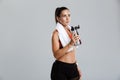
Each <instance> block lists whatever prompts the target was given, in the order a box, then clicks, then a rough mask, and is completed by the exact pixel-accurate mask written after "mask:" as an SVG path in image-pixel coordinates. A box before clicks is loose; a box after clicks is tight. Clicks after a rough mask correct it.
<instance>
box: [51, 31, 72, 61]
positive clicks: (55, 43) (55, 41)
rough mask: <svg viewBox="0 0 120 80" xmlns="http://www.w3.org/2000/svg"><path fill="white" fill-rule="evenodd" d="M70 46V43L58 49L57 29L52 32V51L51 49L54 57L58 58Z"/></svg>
mask: <svg viewBox="0 0 120 80" xmlns="http://www.w3.org/2000/svg"><path fill="white" fill-rule="evenodd" d="M70 47H72V45H71V43H69V44H67V45H66V46H65V47H63V48H61V49H60V44H59V38H58V32H57V31H54V32H53V35H52V51H53V54H54V57H55V58H56V59H59V58H61V57H62V56H64V55H65V54H66V52H67V51H68V49H69V48H70Z"/></svg>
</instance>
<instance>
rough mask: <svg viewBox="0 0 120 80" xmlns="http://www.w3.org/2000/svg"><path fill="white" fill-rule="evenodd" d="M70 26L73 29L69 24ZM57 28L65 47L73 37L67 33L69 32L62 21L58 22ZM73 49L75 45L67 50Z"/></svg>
mask: <svg viewBox="0 0 120 80" xmlns="http://www.w3.org/2000/svg"><path fill="white" fill-rule="evenodd" d="M68 28H69V29H70V30H71V27H70V26H69V25H68ZM56 29H57V30H58V36H59V39H60V42H61V44H62V46H63V47H65V46H66V45H67V44H68V43H69V42H70V41H71V39H70V37H69V35H68V34H67V32H66V31H65V29H64V27H63V26H62V25H61V24H60V23H57V25H56ZM72 50H73V47H71V48H69V50H68V51H67V52H69V51H72Z"/></svg>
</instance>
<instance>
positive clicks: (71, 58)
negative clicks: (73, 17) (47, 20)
mask: <svg viewBox="0 0 120 80" xmlns="http://www.w3.org/2000/svg"><path fill="white" fill-rule="evenodd" d="M55 20H56V29H55V30H54V31H53V34H52V51H53V55H54V57H55V59H56V60H55V62H54V63H53V66H52V70H51V80H80V79H81V72H80V69H79V68H78V66H77V64H76V57H75V54H76V52H75V46H74V44H75V43H76V42H77V41H78V40H79V39H80V37H79V36H78V35H76V36H73V34H72V32H71V30H70V26H69V23H70V10H69V9H68V8H66V7H58V8H56V10H55ZM65 39H66V41H67V42H65V41H64V40H65Z"/></svg>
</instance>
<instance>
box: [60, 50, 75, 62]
mask: <svg viewBox="0 0 120 80" xmlns="http://www.w3.org/2000/svg"><path fill="white" fill-rule="evenodd" d="M58 60H59V61H62V62H66V63H75V62H76V58H75V50H73V51H70V52H67V53H66V54H65V55H64V56H62V57H61V58H59V59H58Z"/></svg>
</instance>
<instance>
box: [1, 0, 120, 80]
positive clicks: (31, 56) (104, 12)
mask: <svg viewBox="0 0 120 80" xmlns="http://www.w3.org/2000/svg"><path fill="white" fill-rule="evenodd" d="M59 6H66V7H68V8H69V9H70V11H71V18H72V20H71V25H73V26H75V25H78V24H79V25H80V26H81V29H80V30H79V33H80V35H81V40H82V45H81V46H80V47H79V48H77V56H76V57H77V60H78V63H79V66H80V68H81V70H82V74H83V80H120V62H119V61H120V0H64V1H63V0H43V1H42V0H41V1H40V0H0V80H50V71H51V66H52V63H53V61H54V57H53V55H52V50H51V34H52V31H53V30H54V28H55V21H54V11H55V8H56V7H59Z"/></svg>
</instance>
